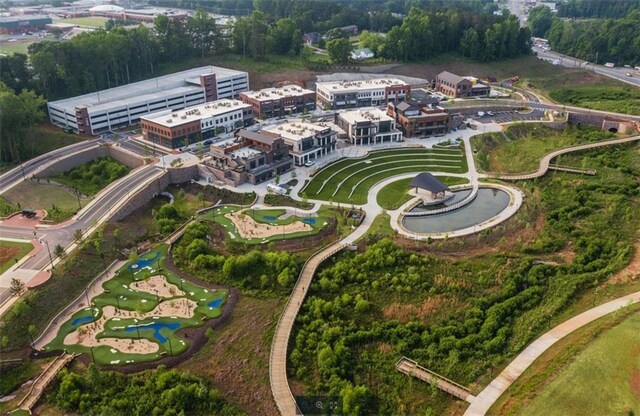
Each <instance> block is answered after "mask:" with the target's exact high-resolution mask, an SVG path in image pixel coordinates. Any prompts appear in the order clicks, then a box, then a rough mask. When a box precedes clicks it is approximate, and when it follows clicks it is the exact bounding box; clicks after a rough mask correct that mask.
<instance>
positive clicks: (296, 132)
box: [262, 120, 333, 142]
mask: <svg viewBox="0 0 640 416" xmlns="http://www.w3.org/2000/svg"><path fill="white" fill-rule="evenodd" d="M332 127H333V126H332V123H325V122H320V123H311V122H309V121H304V120H291V121H287V122H285V123H282V124H273V125H270V126H266V127H263V129H262V131H268V132H270V133H275V134H279V135H280V136H282V137H283V138H285V139H288V140H291V141H296V142H297V141H300V140H302V139H306V138H307V137H310V136H314V135H315V134H317V133H320V132H322V131H325V130H330V129H332Z"/></svg>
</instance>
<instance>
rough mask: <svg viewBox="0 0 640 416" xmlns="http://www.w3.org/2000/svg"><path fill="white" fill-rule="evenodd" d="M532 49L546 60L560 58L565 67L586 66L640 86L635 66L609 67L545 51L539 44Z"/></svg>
mask: <svg viewBox="0 0 640 416" xmlns="http://www.w3.org/2000/svg"><path fill="white" fill-rule="evenodd" d="M532 49H533V51H534V52H536V53H537V54H538V57H540V58H545V60H558V61H560V63H559V65H562V66H564V67H568V68H584V69H586V70H590V71H594V72H596V73H598V74H600V75H604V76H607V77H609V78H614V79H617V80H618V81H622V82H626V83H627V84H631V85H635V86H636V87H640V71H637V70H635V69H633V68H607V67H606V66H604V65H596V64H594V63H591V62H588V61H584V60H582V59H578V58H574V57H572V56H567V55H562V54H560V53H557V52H553V51H545V50H544V49H541V48H538V47H537V46H534V47H533V48H532ZM585 63H586V65H585ZM627 73H630V74H631V75H632V76H631V77H628V76H627V75H626V74H627Z"/></svg>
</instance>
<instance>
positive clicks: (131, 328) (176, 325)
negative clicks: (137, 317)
mask: <svg viewBox="0 0 640 416" xmlns="http://www.w3.org/2000/svg"><path fill="white" fill-rule="evenodd" d="M136 327H137V328H139V329H153V336H154V337H155V338H156V339H157V340H158V341H160V342H161V343H162V344H164V343H165V342H167V338H165V336H164V335H162V334H161V333H160V330H161V329H162V328H168V329H170V330H172V331H175V330H176V329H178V328H180V323H178V322H172V323H169V324H166V323H163V322H151V323H149V324H141V325H129V326H128V327H126V328H125V329H124V332H133V331H135V330H136Z"/></svg>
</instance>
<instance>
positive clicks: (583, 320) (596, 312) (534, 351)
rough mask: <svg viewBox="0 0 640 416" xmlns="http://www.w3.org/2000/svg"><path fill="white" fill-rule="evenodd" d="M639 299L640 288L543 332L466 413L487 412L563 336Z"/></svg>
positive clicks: (475, 415)
mask: <svg viewBox="0 0 640 416" xmlns="http://www.w3.org/2000/svg"><path fill="white" fill-rule="evenodd" d="M636 302H640V292H636V293H633V294H631V295H627V296H623V297H621V298H618V299H615V300H612V301H611V302H607V303H604V304H602V305H600V306H596V307H595V308H592V309H589V310H588V311H586V312H583V313H581V314H580V315H578V316H576V317H574V318H571V319H569V320H568V321H565V322H563V323H561V324H560V325H558V326H556V327H555V328H553V329H552V330H551V331H549V332H547V333H546V334H544V335H542V336H541V337H540V338H538V339H537V340H535V341H533V342H532V343H531V344H530V345H529V346H528V347H527V348H526V349H525V350H524V351H522V352H521V353H520V354H519V355H518V356H517V357H516V358H515V359H514V360H513V361H511V363H510V364H509V365H508V366H507V368H505V369H504V370H503V371H502V372H501V373H500V375H498V377H496V378H495V379H494V380H493V381H492V382H491V383H489V385H488V386H487V387H485V388H484V390H482V391H481V392H480V394H478V395H477V396H476V397H475V398H474V399H473V401H472V402H471V405H470V406H469V407H468V408H467V410H466V411H465V412H464V416H482V415H484V414H485V413H487V411H488V410H489V409H490V408H491V406H492V405H493V404H494V403H495V402H496V400H498V398H499V397H500V396H501V395H502V394H503V393H504V392H505V391H507V389H508V388H509V386H511V385H512V384H513V383H514V382H515V381H516V380H517V379H518V377H520V375H522V373H524V371H525V370H526V369H527V368H529V366H530V365H531V364H533V362H534V361H535V360H536V359H537V358H538V357H540V356H541V355H542V354H543V353H544V352H545V351H546V350H548V349H549V348H550V347H551V346H552V345H553V344H555V343H556V342H558V341H559V340H560V339H562V338H564V337H565V336H567V335H569V334H570V333H572V332H573V331H575V330H576V329H579V328H582V327H583V326H585V325H587V324H589V323H591V322H593V321H595V320H596V319H598V318H601V317H603V316H605V315H608V314H610V313H611V312H615V311H617V310H618V309H620V308H622V307H625V306H627V305H629V304H633V303H636Z"/></svg>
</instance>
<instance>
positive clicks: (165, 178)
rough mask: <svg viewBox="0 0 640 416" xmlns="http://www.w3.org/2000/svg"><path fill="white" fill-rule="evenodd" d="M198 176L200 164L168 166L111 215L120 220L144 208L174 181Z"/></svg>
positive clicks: (114, 219) (188, 179) (179, 181)
mask: <svg viewBox="0 0 640 416" xmlns="http://www.w3.org/2000/svg"><path fill="white" fill-rule="evenodd" d="M197 177H198V165H194V166H188V167H184V168H168V169H167V170H166V172H164V173H163V174H162V176H160V177H159V178H157V179H155V180H153V181H152V182H150V183H149V185H148V186H146V187H145V188H144V189H141V190H140V191H139V192H138V193H136V194H135V195H133V196H132V197H131V198H129V200H128V201H127V202H126V203H125V204H123V205H122V206H121V207H120V208H118V210H117V211H115V212H114V213H113V215H112V217H111V219H112V220H113V221H120V220H122V219H124V218H125V217H126V216H127V215H129V214H131V213H132V212H133V211H135V210H137V209H139V208H142V207H143V206H145V205H146V204H147V203H149V201H151V200H152V199H153V198H155V197H156V196H157V195H159V194H160V193H161V192H163V191H164V190H165V189H167V187H168V186H169V185H171V184H174V183H183V182H188V181H190V180H192V179H196V178H197Z"/></svg>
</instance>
